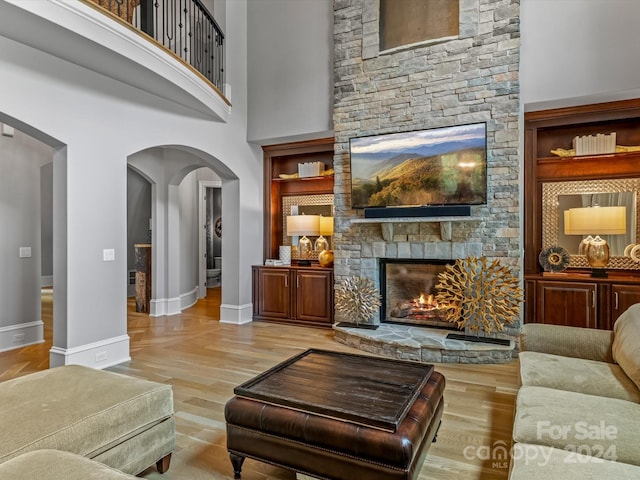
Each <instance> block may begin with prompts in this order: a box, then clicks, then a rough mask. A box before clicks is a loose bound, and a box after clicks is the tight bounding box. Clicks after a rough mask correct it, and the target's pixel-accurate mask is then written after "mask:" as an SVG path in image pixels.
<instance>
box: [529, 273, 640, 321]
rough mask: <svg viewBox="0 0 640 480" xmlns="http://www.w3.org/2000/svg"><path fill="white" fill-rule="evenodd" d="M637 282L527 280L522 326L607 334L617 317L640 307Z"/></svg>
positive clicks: (568, 277) (578, 277)
mask: <svg viewBox="0 0 640 480" xmlns="http://www.w3.org/2000/svg"><path fill="white" fill-rule="evenodd" d="M637 281H638V279H630V278H629V277H627V276H624V275H619V276H614V277H611V276H610V277H609V278H606V279H595V278H591V277H590V276H589V275H588V274H565V275H558V276H552V275H549V276H545V275H537V276H529V277H528V278H527V280H526V282H525V287H526V293H527V296H526V305H527V308H526V309H525V313H526V314H525V322H526V323H548V324H552V325H568V326H573V327H584V328H600V329H604V330H611V329H612V328H613V324H614V323H615V321H616V320H617V319H618V317H619V316H620V314H622V312H624V311H625V310H626V309H627V308H629V307H630V306H631V305H633V304H635V303H640V284H638V283H637Z"/></svg>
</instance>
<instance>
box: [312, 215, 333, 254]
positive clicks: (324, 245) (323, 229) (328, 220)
mask: <svg viewBox="0 0 640 480" xmlns="http://www.w3.org/2000/svg"><path fill="white" fill-rule="evenodd" d="M324 235H326V236H327V237H330V236H332V235H333V217H323V216H321V217H320V236H319V237H318V239H317V240H316V242H315V244H314V245H313V249H314V250H315V251H316V252H321V251H322V250H329V241H328V240H327V239H326V238H324Z"/></svg>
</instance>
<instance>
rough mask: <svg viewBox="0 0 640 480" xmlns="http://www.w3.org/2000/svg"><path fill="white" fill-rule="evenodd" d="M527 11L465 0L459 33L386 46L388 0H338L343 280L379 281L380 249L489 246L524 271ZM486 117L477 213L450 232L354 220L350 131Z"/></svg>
mask: <svg viewBox="0 0 640 480" xmlns="http://www.w3.org/2000/svg"><path fill="white" fill-rule="evenodd" d="M519 11H520V5H519V0H460V34H459V36H458V38H457V39H453V40H449V41H445V42H442V43H432V44H422V45H419V46H413V47H411V48H407V49H400V50H395V51H392V52H379V51H378V15H379V14H378V12H379V0H335V2H334V62H335V63H334V67H335V72H334V77H335V80H334V98H335V103H334V131H335V154H334V168H335V188H334V192H335V200H334V201H335V235H334V237H333V241H334V252H335V266H334V271H335V275H336V283H337V284H339V283H340V282H341V281H342V280H343V279H344V278H346V277H348V276H351V275H359V276H364V277H368V278H371V279H372V280H374V281H375V282H376V283H377V282H378V258H380V257H386V258H436V259H450V258H458V257H464V256H471V255H472V256H481V255H484V256H486V257H488V258H490V259H493V258H499V259H500V260H501V262H503V263H505V264H508V265H511V266H512V269H513V271H514V274H517V275H519V274H520V265H521V244H520V242H521V240H520V237H521V235H520V223H521V221H520V215H521V208H520V204H519V197H520V180H519V177H520V162H519V155H518V145H519V112H518V110H519V83H518V67H519V51H520V23H519ZM480 121H483V122H486V123H487V135H488V138H487V149H488V152H487V153H488V158H487V162H488V200H487V205H486V206H473V207H472V210H471V215H472V218H473V219H474V220H472V221H466V222H453V223H452V224H451V225H452V228H451V235H450V238H448V235H441V232H440V224H439V223H437V222H425V221H422V222H419V221H415V222H413V221H411V222H406V223H405V222H398V223H393V224H392V228H391V229H389V228H388V226H386V227H383V226H382V224H377V223H356V222H353V220H354V219H362V215H363V213H362V211H358V210H353V209H351V208H350V205H351V192H350V190H351V189H350V170H349V169H350V163H349V138H351V137H361V136H366V135H373V134H383V133H395V132H403V131H409V130H418V129H424V128H433V127H441V126H450V125H459V124H466V123H474V122H480ZM390 230H392V231H393V234H392V235H390ZM383 231H384V232H385V235H384V237H383ZM443 238H444V239H443ZM337 317H338V320H340V318H339V314H337ZM509 330H511V332H510V333H517V331H519V325H514V328H513V329H509Z"/></svg>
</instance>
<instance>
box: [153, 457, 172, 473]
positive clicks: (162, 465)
mask: <svg viewBox="0 0 640 480" xmlns="http://www.w3.org/2000/svg"><path fill="white" fill-rule="evenodd" d="M170 463H171V454H170V453H169V454H168V455H165V456H164V457H162V458H161V459H160V460H158V461H157V462H156V468H157V469H158V472H160V473H164V472H166V471H167V470H169V464H170Z"/></svg>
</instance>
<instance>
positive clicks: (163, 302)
mask: <svg viewBox="0 0 640 480" xmlns="http://www.w3.org/2000/svg"><path fill="white" fill-rule="evenodd" d="M180 304H181V300H180V297H174V298H154V299H152V300H151V302H150V305H149V310H150V313H149V316H150V317H161V316H162V315H178V314H179V313H180V312H181V311H182V310H180Z"/></svg>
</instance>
